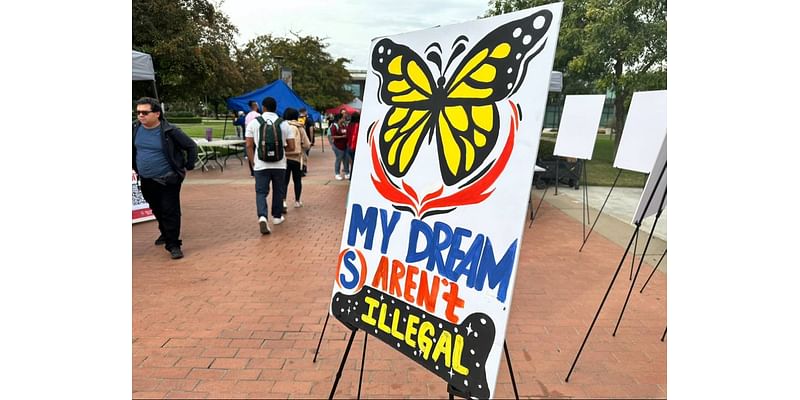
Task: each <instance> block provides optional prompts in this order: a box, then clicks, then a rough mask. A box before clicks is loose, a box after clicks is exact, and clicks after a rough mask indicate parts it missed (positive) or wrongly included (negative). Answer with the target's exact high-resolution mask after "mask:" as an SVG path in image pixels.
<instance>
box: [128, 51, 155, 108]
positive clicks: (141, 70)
mask: <svg viewBox="0 0 800 400" xmlns="http://www.w3.org/2000/svg"><path fill="white" fill-rule="evenodd" d="M132 52H133V67H132V70H133V80H134V81H153V91H154V92H155V94H156V98H158V90H156V73H155V71H154V70H153V58H152V57H151V56H150V54H146V53H142V52H139V51H136V50H132Z"/></svg>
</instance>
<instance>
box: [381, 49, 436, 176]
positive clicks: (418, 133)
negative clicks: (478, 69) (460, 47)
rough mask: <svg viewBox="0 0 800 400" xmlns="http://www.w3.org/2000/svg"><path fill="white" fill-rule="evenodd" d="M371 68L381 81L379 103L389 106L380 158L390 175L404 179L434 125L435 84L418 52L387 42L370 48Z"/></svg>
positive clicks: (382, 128)
mask: <svg viewBox="0 0 800 400" xmlns="http://www.w3.org/2000/svg"><path fill="white" fill-rule="evenodd" d="M372 67H373V70H374V71H376V72H377V73H378V77H379V78H380V81H381V82H380V92H379V96H380V100H381V101H383V102H384V103H386V104H389V105H391V106H392V107H391V108H390V109H389V112H388V113H387V114H386V117H385V118H384V119H383V123H382V125H381V129H380V131H379V133H378V140H379V141H378V143H379V146H378V147H379V149H380V152H381V158H382V159H383V161H384V165H385V166H386V169H387V170H388V171H389V173H391V174H392V175H394V176H398V177H399V176H404V175H405V174H406V173H407V172H408V170H409V167H410V166H411V164H412V163H413V162H414V158H416V156H417V153H418V152H419V148H420V146H421V144H422V141H423V139H424V138H425V137H426V136H427V135H428V134H429V133H430V132H431V128H432V126H433V124H434V122H435V121H434V119H433V118H432V117H431V116H432V115H433V113H432V112H431V106H432V102H431V98H432V97H433V93H434V90H436V87H435V83H434V80H433V77H432V76H431V73H430V71H429V70H428V67H427V65H426V64H425V62H424V61H423V60H422V58H420V57H419V55H417V53H415V52H414V51H413V50H411V49H410V48H408V47H407V46H403V45H399V44H397V43H394V42H393V41H391V40H389V39H381V40H380V41H379V42H378V43H376V44H375V46H374V47H373V52H372ZM440 91H441V90H440Z"/></svg>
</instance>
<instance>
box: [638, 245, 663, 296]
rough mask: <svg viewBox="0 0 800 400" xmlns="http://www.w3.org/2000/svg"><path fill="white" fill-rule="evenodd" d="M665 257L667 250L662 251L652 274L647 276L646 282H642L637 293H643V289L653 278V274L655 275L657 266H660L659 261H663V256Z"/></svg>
mask: <svg viewBox="0 0 800 400" xmlns="http://www.w3.org/2000/svg"><path fill="white" fill-rule="evenodd" d="M666 255H667V249H664V254H662V255H661V258H659V259H658V262H657V263H656V266H655V267H653V271H652V272H650V276H648V277H647V280H646V281H644V285H642V288H641V289H640V290H639V293H642V292H644V288H646V287H647V284H648V283H649V282H650V278H652V277H653V274H655V273H656V270H657V269H658V266H659V265H661V261H663V260H664V256H666Z"/></svg>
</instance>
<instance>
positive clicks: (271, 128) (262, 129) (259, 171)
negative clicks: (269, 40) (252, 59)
mask: <svg viewBox="0 0 800 400" xmlns="http://www.w3.org/2000/svg"><path fill="white" fill-rule="evenodd" d="M261 105H262V106H263V110H264V113H263V114H262V115H261V116H260V117H257V118H256V119H254V120H253V121H250V123H249V124H247V128H246V131H245V145H246V147H247V159H248V161H249V162H250V165H251V166H252V168H253V174H254V175H255V178H256V213H257V214H258V226H259V230H260V231H261V234H262V235H266V234H269V233H271V232H272V231H271V229H270V227H269V221H268V216H267V214H268V212H269V211H268V210H267V195H268V194H269V186H270V184H272V208H271V214H272V224H273V225H279V224H281V223H283V221H284V219H285V217H284V216H283V213H282V211H283V199H284V198H285V197H286V193H284V190H285V189H284V179H285V175H286V155H285V153H286V152H290V153H291V152H294V151H295V140H294V139H295V136H294V131H293V130H292V129H291V127H290V126H289V123H288V122H286V121H284V120H283V118H280V117H279V116H278V114H276V113H275V111H276V110H277V109H278V103H277V102H276V101H275V99H274V98H272V97H265V98H264V100H263V101H262V102H261Z"/></svg>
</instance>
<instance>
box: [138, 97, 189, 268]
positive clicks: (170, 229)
mask: <svg viewBox="0 0 800 400" xmlns="http://www.w3.org/2000/svg"><path fill="white" fill-rule="evenodd" d="M136 116H137V121H136V122H134V123H133V170H134V171H136V174H137V175H138V176H139V180H140V181H141V186H142V195H143V196H144V199H145V200H147V203H148V204H149V205H150V209H151V210H153V215H155V217H156V220H158V230H159V232H161V235H160V236H159V237H158V239H156V242H155V244H156V245H162V244H163V245H164V247H165V248H166V249H167V251H169V253H170V256H171V257H172V258H173V259H178V258H183V252H182V251H181V245H183V242H182V241H181V240H180V235H181V197H180V195H181V183H183V179H184V178H185V177H186V170H191V169H194V163H195V161H197V144H196V143H195V142H194V140H192V139H191V138H190V137H189V136H187V135H186V134H185V133H183V131H182V130H181V129H180V128H178V127H176V126H174V125H172V124H170V123H169V122H167V121H166V120H165V119H164V116H163V113H162V110H161V104H159V103H158V100H156V99H154V98H150V97H143V98H141V99H139V100H138V101H136Z"/></svg>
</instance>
